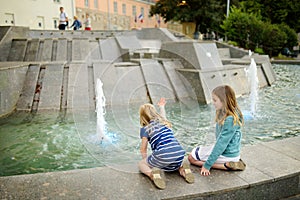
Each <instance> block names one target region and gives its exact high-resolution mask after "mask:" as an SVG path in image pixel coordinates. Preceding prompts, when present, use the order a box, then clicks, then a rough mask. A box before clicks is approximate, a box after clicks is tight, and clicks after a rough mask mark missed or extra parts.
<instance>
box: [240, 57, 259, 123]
mask: <svg viewBox="0 0 300 200" xmlns="http://www.w3.org/2000/svg"><path fill="white" fill-rule="evenodd" d="M251 54H252V53H251V52H249V56H251ZM246 74H247V77H248V82H249V85H250V111H244V112H243V115H244V118H245V120H251V119H253V118H254V117H255V113H256V104H257V100H258V77H257V66H256V62H255V60H254V58H251V62H250V66H249V68H248V70H246Z"/></svg>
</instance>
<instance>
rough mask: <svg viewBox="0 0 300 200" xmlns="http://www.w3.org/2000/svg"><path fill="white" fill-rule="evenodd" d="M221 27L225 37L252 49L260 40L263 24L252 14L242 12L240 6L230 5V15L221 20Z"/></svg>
mask: <svg viewBox="0 0 300 200" xmlns="http://www.w3.org/2000/svg"><path fill="white" fill-rule="evenodd" d="M221 28H223V29H224V31H225V33H226V35H227V37H228V38H229V39H230V40H234V41H236V42H237V43H238V45H239V46H241V47H244V48H249V49H251V50H252V51H253V50H254V49H255V47H256V46H257V45H258V44H259V43H260V42H261V40H262V36H261V34H260V32H261V31H262V28H263V24H262V22H261V21H260V20H258V19H257V17H256V15H254V14H247V13H245V12H242V10H241V9H240V8H236V7H232V8H231V12H230V15H229V17H228V18H227V19H225V20H224V21H223V24H222V25H221Z"/></svg>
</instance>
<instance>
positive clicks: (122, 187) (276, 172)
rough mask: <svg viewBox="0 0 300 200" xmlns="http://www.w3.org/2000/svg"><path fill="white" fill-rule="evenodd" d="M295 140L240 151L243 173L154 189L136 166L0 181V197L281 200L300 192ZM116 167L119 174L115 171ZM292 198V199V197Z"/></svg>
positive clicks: (299, 148)
mask: <svg viewBox="0 0 300 200" xmlns="http://www.w3.org/2000/svg"><path fill="white" fill-rule="evenodd" d="M299 152H300V136H295V137H293V138H288V139H284V140H278V141H273V142H268V143H261V144H256V145H251V146H245V147H243V152H242V157H243V160H244V161H245V162H246V164H247V168H246V170H245V171H242V172H226V171H220V170H212V171H211V176H209V177H203V176H200V175H199V173H198V169H199V168H197V167H194V166H193V167H192V170H193V172H194V174H195V183H194V184H187V183H186V182H185V181H184V180H183V179H182V178H181V177H180V176H179V174H178V173H177V172H174V173H165V175H164V176H165V178H166V183H167V188H166V189H165V190H158V189H156V188H155V186H154V185H153V184H152V182H151V181H150V180H149V179H148V178H147V177H146V176H144V175H142V174H140V173H139V172H138V169H137V167H136V164H135V163H133V164H132V165H130V166H122V168H121V167H120V166H119V167H114V166H111V167H99V168H93V169H83V170H71V171H64V172H53V173H41V174H31V175H20V176H9V177H0V198H1V199H220V200H224V199H247V200H248V199H268V200H269V199H284V198H287V197H290V196H297V197H299V194H300V154H299ZM117 169H119V170H117ZM120 169H122V170H120ZM297 197H296V198H297Z"/></svg>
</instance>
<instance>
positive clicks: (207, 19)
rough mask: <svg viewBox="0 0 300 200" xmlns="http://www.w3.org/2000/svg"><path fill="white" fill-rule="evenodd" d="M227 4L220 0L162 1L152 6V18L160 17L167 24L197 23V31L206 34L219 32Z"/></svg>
mask: <svg viewBox="0 0 300 200" xmlns="http://www.w3.org/2000/svg"><path fill="white" fill-rule="evenodd" d="M225 13H226V2H225V1H224V2H222V1H219V0H211V1H203V0H186V3H185V4H184V3H182V1H181V0H180V1H179V0H175V1H174V0H160V1H158V2H157V3H156V4H155V5H154V6H151V9H150V16H153V15H156V14H158V15H160V16H161V17H162V18H163V19H164V21H165V22H168V21H181V22H195V23H196V30H195V32H196V31H200V32H201V33H206V32H207V30H208V29H211V30H215V31H218V30H220V24H221V23H222V21H223V19H224V18H225Z"/></svg>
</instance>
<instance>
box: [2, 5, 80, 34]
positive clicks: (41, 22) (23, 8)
mask: <svg viewBox="0 0 300 200" xmlns="http://www.w3.org/2000/svg"><path fill="white" fill-rule="evenodd" d="M61 6H62V7H64V9H65V11H66V13H67V14H68V16H69V17H72V16H74V15H75V1H74V0H22V1H20V0H9V1H5V0H1V6H0V26H26V27H29V28H30V29H41V30H44V29H47V30H54V29H58V23H59V13H60V12H59V7H61Z"/></svg>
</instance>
